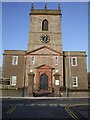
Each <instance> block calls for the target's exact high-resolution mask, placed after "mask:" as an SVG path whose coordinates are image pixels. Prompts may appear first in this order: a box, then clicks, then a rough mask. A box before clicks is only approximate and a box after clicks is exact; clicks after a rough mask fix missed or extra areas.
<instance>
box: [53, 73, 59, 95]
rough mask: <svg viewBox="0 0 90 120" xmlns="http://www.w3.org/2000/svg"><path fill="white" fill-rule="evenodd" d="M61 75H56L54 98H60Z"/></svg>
mask: <svg viewBox="0 0 90 120" xmlns="http://www.w3.org/2000/svg"><path fill="white" fill-rule="evenodd" d="M60 96H61V95H60V74H59V73H56V74H54V97H60Z"/></svg>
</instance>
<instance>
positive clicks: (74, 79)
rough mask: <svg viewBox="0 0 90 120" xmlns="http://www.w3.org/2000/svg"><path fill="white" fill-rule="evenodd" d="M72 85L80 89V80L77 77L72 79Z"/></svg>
mask: <svg viewBox="0 0 90 120" xmlns="http://www.w3.org/2000/svg"><path fill="white" fill-rule="evenodd" d="M72 84H73V87H78V78H77V77H72Z"/></svg>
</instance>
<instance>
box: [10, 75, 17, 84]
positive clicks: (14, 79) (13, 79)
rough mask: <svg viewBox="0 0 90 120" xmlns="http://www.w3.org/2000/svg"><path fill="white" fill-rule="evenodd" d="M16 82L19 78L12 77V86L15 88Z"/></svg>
mask: <svg viewBox="0 0 90 120" xmlns="http://www.w3.org/2000/svg"><path fill="white" fill-rule="evenodd" d="M16 80H17V76H12V77H11V85H13V86H15V85H16Z"/></svg>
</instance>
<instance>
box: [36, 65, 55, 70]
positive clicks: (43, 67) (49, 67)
mask: <svg viewBox="0 0 90 120" xmlns="http://www.w3.org/2000/svg"><path fill="white" fill-rule="evenodd" d="M36 69H53V68H52V67H51V66H48V65H45V64H43V65H41V66H38V67H37V68H36Z"/></svg>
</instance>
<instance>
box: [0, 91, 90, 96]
mask: <svg viewBox="0 0 90 120" xmlns="http://www.w3.org/2000/svg"><path fill="white" fill-rule="evenodd" d="M0 96H2V97H9V96H10V97H23V89H17V90H0ZM24 97H28V92H27V89H25V91H24ZM60 97H90V92H68V94H67V93H66V92H65V91H64V92H61V94H60Z"/></svg>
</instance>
